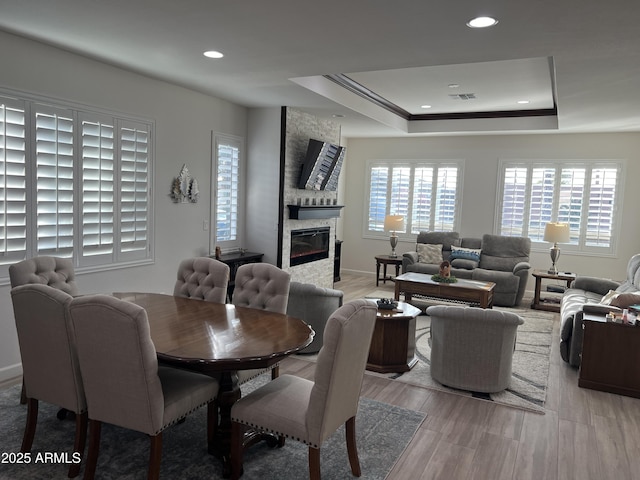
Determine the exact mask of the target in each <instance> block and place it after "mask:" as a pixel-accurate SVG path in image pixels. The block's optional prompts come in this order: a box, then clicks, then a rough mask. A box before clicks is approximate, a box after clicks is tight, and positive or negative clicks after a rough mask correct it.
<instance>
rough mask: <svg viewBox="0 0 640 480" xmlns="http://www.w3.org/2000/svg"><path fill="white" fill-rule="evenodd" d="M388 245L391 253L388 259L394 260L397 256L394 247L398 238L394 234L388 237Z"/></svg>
mask: <svg viewBox="0 0 640 480" xmlns="http://www.w3.org/2000/svg"><path fill="white" fill-rule="evenodd" d="M389 243H391V253H390V254H389V256H390V257H392V258H396V257H397V256H398V254H397V253H396V245H398V236H397V235H396V234H395V233H394V234H393V235H391V236H390V237H389Z"/></svg>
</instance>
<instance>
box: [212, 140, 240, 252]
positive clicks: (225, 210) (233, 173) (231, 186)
mask: <svg viewBox="0 0 640 480" xmlns="http://www.w3.org/2000/svg"><path fill="white" fill-rule="evenodd" d="M217 160H218V166H217V172H218V176H217V181H216V186H217V192H216V209H217V210H216V240H217V241H218V242H230V241H234V240H236V239H237V238H238V208H239V203H238V201H239V198H238V192H239V183H238V182H239V179H240V148H239V146H238V145H234V144H233V143H232V142H224V143H219V144H218V158H217Z"/></svg>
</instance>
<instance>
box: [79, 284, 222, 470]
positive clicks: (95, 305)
mask: <svg viewBox="0 0 640 480" xmlns="http://www.w3.org/2000/svg"><path fill="white" fill-rule="evenodd" d="M69 313H70V316H71V321H72V324H73V327H74V331H75V336H76V344H77V348H78V360H79V364H80V371H81V373H82V379H83V383H84V390H85V394H86V398H87V406H88V412H89V450H88V453H87V464H86V467H85V474H84V478H85V479H89V480H90V479H93V478H94V476H95V472H96V467H97V462H98V453H99V448H100V430H101V427H102V424H103V423H109V424H113V425H117V426H119V427H124V428H128V429H131V430H135V431H138V432H142V433H145V434H147V435H148V436H149V437H150V440H151V454H150V457H149V468H148V478H149V479H157V478H158V477H159V474H160V461H161V456H162V432H163V431H164V429H165V428H167V427H168V426H170V425H172V424H174V423H176V422H178V421H179V420H180V419H181V418H183V417H185V416H186V415H187V414H189V413H191V412H192V411H194V410H195V409H197V408H199V407H201V406H204V405H207V407H208V411H207V441H208V443H209V445H211V442H212V440H213V436H214V435H215V430H216V424H217V418H216V417H215V414H216V412H217V409H216V408H215V402H216V396H217V394H218V388H219V385H218V381H217V380H215V379H213V378H211V377H209V376H206V375H202V374H199V373H195V372H190V371H187V370H181V369H177V368H172V367H166V366H159V365H158V360H157V357H156V349H155V347H154V345H153V342H152V341H151V335H150V329H149V321H148V318H147V312H146V311H145V310H144V308H142V307H140V306H138V305H134V304H133V303H130V302H126V301H124V300H120V299H117V298H114V297H110V296H107V295H89V296H83V297H78V298H75V299H73V300H72V301H71V303H70V305H69ZM110 461H114V459H111V460H110Z"/></svg>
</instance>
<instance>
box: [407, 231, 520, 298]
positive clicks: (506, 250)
mask: <svg viewBox="0 0 640 480" xmlns="http://www.w3.org/2000/svg"><path fill="white" fill-rule="evenodd" d="M530 251H531V240H530V239H528V238H523V237H506V236H502V235H489V234H486V235H483V236H482V238H471V237H465V238H461V237H460V234H459V233H458V232H420V233H419V234H418V238H417V239H416V251H412V252H407V253H404V254H403V257H402V272H403V273H407V272H416V273H424V274H428V275H434V274H436V273H438V272H439V270H440V263H441V262H442V261H443V260H448V261H449V262H450V263H451V275H453V276H454V277H456V278H465V279H470V280H479V281H483V282H494V283H495V284H496V286H495V289H494V293H493V303H494V305H500V306H504V307H513V306H515V305H519V304H520V302H521V301H522V297H523V295H524V292H525V289H526V287H527V280H528V278H529V270H530V269H531V265H530V264H529V252H530Z"/></svg>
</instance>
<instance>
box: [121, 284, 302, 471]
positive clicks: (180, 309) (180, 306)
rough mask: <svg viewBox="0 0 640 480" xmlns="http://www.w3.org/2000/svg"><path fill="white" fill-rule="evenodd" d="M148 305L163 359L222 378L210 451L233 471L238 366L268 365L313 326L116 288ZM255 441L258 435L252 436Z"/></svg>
mask: <svg viewBox="0 0 640 480" xmlns="http://www.w3.org/2000/svg"><path fill="white" fill-rule="evenodd" d="M113 295H114V296H115V297H117V298H120V299H122V300H126V301H129V302H131V303H134V304H136V305H139V306H141V307H143V308H144V309H145V310H146V312H147V317H148V319H149V329H150V333H151V340H152V341H153V343H154V345H155V348H156V354H157V356H158V360H159V361H160V362H161V363H164V364H168V365H171V366H175V367H178V368H184V369H188V370H192V371H196V372H200V373H203V374H206V375H209V376H212V377H215V378H217V379H218V380H219V382H220V390H219V392H218V400H217V403H218V408H219V412H220V416H219V423H218V426H217V428H216V432H215V435H214V438H213V441H212V442H211V445H210V451H209V453H211V454H213V455H216V456H217V457H218V458H220V460H221V461H222V463H223V471H224V472H225V476H227V475H228V474H229V471H230V470H229V467H230V462H229V454H230V451H231V407H233V404H234V403H235V402H236V401H237V400H238V399H240V398H241V390H240V386H239V384H238V375H237V372H238V371H239V370H251V369H262V368H268V367H271V366H273V365H275V364H276V363H278V362H279V361H280V360H282V359H283V358H284V357H286V356H288V355H291V354H293V353H295V352H297V351H299V350H301V349H303V348H304V347H306V346H307V345H309V344H310V343H311V341H312V340H313V336H314V331H313V329H312V328H311V327H310V326H309V325H307V324H306V323H305V322H304V321H303V320H301V319H299V318H295V317H291V316H289V315H284V314H280V313H274V312H269V311H265V310H259V309H255V308H248V307H238V306H235V305H231V304H221V303H214V302H206V301H203V300H198V299H192V298H185V297H177V296H173V295H167V294H161V293H144V292H116V293H114V294H113ZM253 441H255V439H253Z"/></svg>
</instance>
